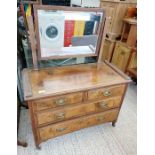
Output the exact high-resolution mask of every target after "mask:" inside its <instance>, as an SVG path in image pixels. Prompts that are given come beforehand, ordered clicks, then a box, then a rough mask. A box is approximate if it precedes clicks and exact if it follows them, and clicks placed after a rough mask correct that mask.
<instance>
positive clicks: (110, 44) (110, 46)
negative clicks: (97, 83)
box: [102, 39, 116, 62]
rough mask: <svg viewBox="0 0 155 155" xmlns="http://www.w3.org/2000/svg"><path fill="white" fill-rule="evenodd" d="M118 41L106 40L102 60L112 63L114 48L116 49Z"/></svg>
mask: <svg viewBox="0 0 155 155" xmlns="http://www.w3.org/2000/svg"><path fill="white" fill-rule="evenodd" d="M115 43H116V41H114V40H110V39H105V42H104V46H103V51H102V53H103V54H102V60H107V61H109V62H110V61H111V58H112V55H113V51H114V47H115Z"/></svg>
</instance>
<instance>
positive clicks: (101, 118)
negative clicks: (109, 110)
mask: <svg viewBox="0 0 155 155" xmlns="http://www.w3.org/2000/svg"><path fill="white" fill-rule="evenodd" d="M104 119H105V117H104V116H99V117H97V120H98V121H103V120H104Z"/></svg>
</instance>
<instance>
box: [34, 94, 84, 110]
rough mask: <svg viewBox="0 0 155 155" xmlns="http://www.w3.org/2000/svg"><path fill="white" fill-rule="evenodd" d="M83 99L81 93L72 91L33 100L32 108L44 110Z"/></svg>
mask: <svg viewBox="0 0 155 155" xmlns="http://www.w3.org/2000/svg"><path fill="white" fill-rule="evenodd" d="M82 100H83V93H82V92H81V93H73V94H68V95H63V96H56V97H51V98H47V99H40V100H36V101H33V105H34V106H33V107H34V110H37V111H39V110H45V109H50V108H54V107H58V106H64V105H69V104H74V103H80V102H82Z"/></svg>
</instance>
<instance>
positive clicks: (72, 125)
mask: <svg viewBox="0 0 155 155" xmlns="http://www.w3.org/2000/svg"><path fill="white" fill-rule="evenodd" d="M117 115H118V109H114V110H109V111H106V112H103V113H99V114H94V115H90V116H84V117H81V118H77V119H73V120H69V121H65V122H61V123H57V124H54V125H49V126H46V127H42V128H40V129H39V133H40V137H41V140H42V141H45V140H47V139H50V138H53V137H57V136H60V135H63V134H66V133H70V132H73V131H76V130H79V129H81V128H86V127H90V126H93V125H97V124H101V123H105V122H111V121H113V120H115V119H116V117H117Z"/></svg>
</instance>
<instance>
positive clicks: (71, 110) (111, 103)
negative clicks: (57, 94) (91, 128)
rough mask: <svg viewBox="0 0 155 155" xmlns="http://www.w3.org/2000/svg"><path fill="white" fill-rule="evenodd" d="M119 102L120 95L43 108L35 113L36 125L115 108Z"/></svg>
mask: <svg viewBox="0 0 155 155" xmlns="http://www.w3.org/2000/svg"><path fill="white" fill-rule="evenodd" d="M120 103H121V97H114V98H109V99H106V100H103V101H100V102H92V103H83V104H78V105H72V106H68V107H64V108H58V109H57V110H54V109H53V110H48V111H47V110H44V111H41V112H37V113H36V114H35V115H36V121H37V124H38V125H42V124H46V123H54V122H59V121H62V120H67V119H70V118H75V117H78V116H83V115H86V114H90V113H94V112H101V111H105V110H108V109H111V108H116V107H119V106H120Z"/></svg>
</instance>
